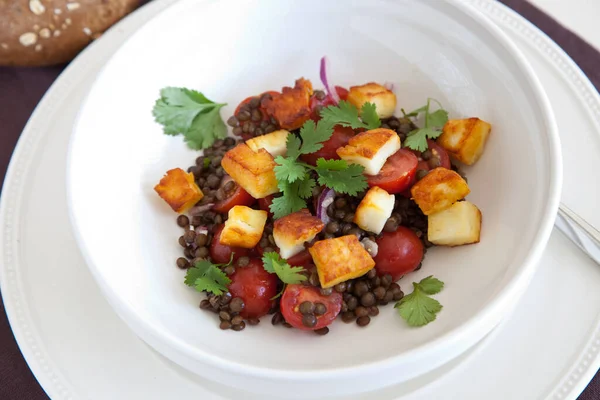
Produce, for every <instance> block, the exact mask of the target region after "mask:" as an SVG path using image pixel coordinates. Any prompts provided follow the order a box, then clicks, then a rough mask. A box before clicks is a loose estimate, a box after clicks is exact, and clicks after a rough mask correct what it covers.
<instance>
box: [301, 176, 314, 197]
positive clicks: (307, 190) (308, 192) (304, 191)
mask: <svg viewBox="0 0 600 400" xmlns="http://www.w3.org/2000/svg"><path fill="white" fill-rule="evenodd" d="M297 183H298V196H300V197H302V198H303V199H308V198H309V197H310V196H312V191H313V189H314V188H315V186H317V183H316V182H315V180H314V179H313V178H310V177H309V178H306V179H303V180H301V181H298V182H297Z"/></svg>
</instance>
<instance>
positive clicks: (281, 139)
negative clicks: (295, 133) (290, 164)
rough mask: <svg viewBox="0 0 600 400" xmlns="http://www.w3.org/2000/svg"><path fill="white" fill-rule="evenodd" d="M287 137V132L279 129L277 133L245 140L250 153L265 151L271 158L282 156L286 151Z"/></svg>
mask: <svg viewBox="0 0 600 400" xmlns="http://www.w3.org/2000/svg"><path fill="white" fill-rule="evenodd" d="M288 135H289V132H288V131H286V130H285V129H280V130H278V131H274V132H271V133H267V134H266V135H261V136H256V137H253V138H252V139H249V140H246V144H247V145H248V147H250V148H251V149H252V151H258V149H265V150H266V151H267V152H268V153H269V154H271V155H272V156H273V157H277V156H284V155H285V153H286V151H287V137H288Z"/></svg>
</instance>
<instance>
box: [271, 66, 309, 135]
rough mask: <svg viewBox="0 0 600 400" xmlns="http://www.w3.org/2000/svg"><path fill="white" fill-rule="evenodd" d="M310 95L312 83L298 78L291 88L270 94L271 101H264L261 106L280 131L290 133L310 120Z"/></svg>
mask: <svg viewBox="0 0 600 400" xmlns="http://www.w3.org/2000/svg"><path fill="white" fill-rule="evenodd" d="M312 93H313V88H312V83H311V82H310V81H309V80H308V79H304V78H300V79H297V80H296V85H295V86H294V87H293V88H291V87H287V86H286V87H284V88H283V89H282V90H281V93H274V94H272V95H271V99H266V100H264V101H263V103H262V105H263V107H264V108H265V109H266V111H267V114H268V115H270V116H272V117H274V118H275V119H276V120H277V122H278V123H279V126H280V127H281V128H282V129H287V130H290V131H291V130H294V129H298V128H300V127H301V126H302V125H303V124H304V123H305V122H306V121H308V119H309V118H310V113H311V109H310V104H309V103H310V96H311V95H312Z"/></svg>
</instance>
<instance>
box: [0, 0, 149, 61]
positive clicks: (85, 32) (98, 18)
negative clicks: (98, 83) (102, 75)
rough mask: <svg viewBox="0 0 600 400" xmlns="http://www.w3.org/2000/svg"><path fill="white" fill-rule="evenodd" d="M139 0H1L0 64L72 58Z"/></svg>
mask: <svg viewBox="0 0 600 400" xmlns="http://www.w3.org/2000/svg"><path fill="white" fill-rule="evenodd" d="M138 5H139V0H68V1H67V0H0V65H14V66H44V65H54V64H61V63H64V62H67V61H69V60H71V59H72V58H73V57H75V55H77V53H79V51H81V49H83V48H84V47H85V46H86V45H87V44H88V43H90V42H91V41H92V40H94V39H96V38H97V37H99V36H100V35H101V34H102V32H104V31H105V30H106V29H108V28H109V27H110V26H111V25H113V24H114V23H115V22H117V21H118V20H120V19H121V18H123V17H124V16H125V15H127V14H128V13H130V12H131V11H133V10H134V9H135V8H136V7H137V6H138Z"/></svg>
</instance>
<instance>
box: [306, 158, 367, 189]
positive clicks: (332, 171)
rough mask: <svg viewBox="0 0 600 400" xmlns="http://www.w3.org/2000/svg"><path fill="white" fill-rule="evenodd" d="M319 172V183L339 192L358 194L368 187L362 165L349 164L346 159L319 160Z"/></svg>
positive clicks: (317, 169)
mask: <svg viewBox="0 0 600 400" xmlns="http://www.w3.org/2000/svg"><path fill="white" fill-rule="evenodd" d="M316 171H317V173H318V174H319V184H321V185H325V186H327V187H328V188H331V189H333V190H335V191H336V192H338V193H346V194H349V195H351V196H356V195H357V194H358V193H360V192H362V191H363V190H364V189H366V187H367V178H366V177H365V176H364V174H363V172H364V171H365V168H364V167H363V166H362V165H358V164H350V165H348V164H347V163H346V161H344V160H325V159H323V158H319V159H318V160H317V168H316Z"/></svg>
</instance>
